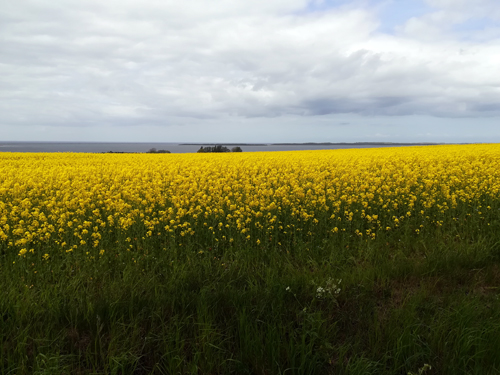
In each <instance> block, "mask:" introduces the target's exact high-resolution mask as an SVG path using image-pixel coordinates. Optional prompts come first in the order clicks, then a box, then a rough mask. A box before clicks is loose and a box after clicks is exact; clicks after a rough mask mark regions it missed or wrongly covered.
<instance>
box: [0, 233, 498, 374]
mask: <svg viewBox="0 0 500 375" xmlns="http://www.w3.org/2000/svg"><path fill="white" fill-rule="evenodd" d="M499 233H500V232H499V231H491V232H489V233H487V234H485V235H479V234H473V233H470V234H469V235H467V234H464V233H462V234H461V236H460V239H458V238H457V237H456V236H455V233H448V232H447V231H443V232H441V233H440V234H439V235H436V236H432V235H430V234H427V235H426V236H423V237H421V238H420V239H419V241H415V240H414V239H413V238H412V237H404V236H403V237H400V238H393V239H387V240H386V241H385V242H382V241H359V239H356V238H351V239H345V241H344V242H343V243H342V244H339V243H331V242H329V241H323V242H322V243H316V244H314V246H311V243H309V242H305V241H299V242H295V243H293V244H290V245H289V246H286V247H281V248H265V249H264V248H263V249H261V250H259V249H258V248H255V247H251V248H250V247H248V248H245V247H244V246H238V247H235V248H232V249H226V250H225V251H221V250H220V249H218V248H217V247H215V246H213V247H205V248H200V247H199V246H197V245H195V244H191V245H189V246H187V247H185V246H181V247H178V246H175V245H171V246H170V247H166V248H162V247H158V246H152V245H148V246H138V247H135V248H133V249H129V250H127V248H126V247H122V246H124V245H121V243H117V244H115V245H114V246H110V247H109V249H108V250H107V251H106V252H105V253H104V254H102V255H98V256H95V257H92V258H89V257H88V256H86V255H85V254H79V253H69V254H64V255H61V256H57V255H56V252H55V251H54V252H51V253H53V254H54V256H52V257H51V258H50V259H47V260H46V261H44V263H42V264H36V265H32V263H30V262H27V261H23V260H22V258H20V257H18V256H16V260H15V263H12V262H13V260H12V259H13V258H10V257H8V256H7V255H5V254H4V255H2V257H1V258H0V283H1V285H2V289H1V290H0V373H16V374H35V373H36V374H60V373H81V374H83V373H99V374H133V373H145V374H177V373H178V374H194V373H196V374H199V373H203V374H233V373H237V374H285V373H286V374H394V375H396V374H398V375H399V374H408V373H412V374H423V373H425V374H426V375H427V374H464V375H465V374H478V375H479V374H494V373H498V371H499V370H500V356H499V355H498V353H500V301H499V296H500V295H499V287H500V258H499V256H498V254H499V249H500V248H499V243H500V234H499ZM427 363H430V364H432V369H431V368H430V367H429V366H426V365H425V364H427Z"/></svg>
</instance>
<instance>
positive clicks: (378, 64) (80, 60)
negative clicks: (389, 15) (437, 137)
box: [0, 0, 500, 134]
mask: <svg viewBox="0 0 500 375" xmlns="http://www.w3.org/2000/svg"><path fill="white" fill-rule="evenodd" d="M427 2H428V4H429V5H430V6H432V7H434V8H435V11H434V12H431V13H429V14H426V15H424V16H420V17H414V18H412V19H410V20H409V21H408V22H406V24H404V25H402V26H401V27H400V28H399V32H398V33H396V34H395V35H388V34H383V33H380V32H378V31H377V30H378V27H379V23H380V20H378V19H377V18H376V12H374V11H372V10H371V9H370V8H369V7H365V6H348V7H345V6H344V7H338V8H332V9H329V10H324V11H321V12H319V11H318V12H309V13H308V12H307V11H305V9H307V6H308V4H307V1H305V0H256V1H252V2H242V1H236V0H214V1H212V2H210V3H207V2H205V1H202V0H186V1H183V2H179V1H175V2H174V1H159V0H147V1H142V2H139V1H137V0H126V1H124V0H121V1H117V0H111V1H94V0H92V1H85V2H77V1H69V0H68V1H63V0H52V1H34V0H32V1H28V0H26V1H23V2H9V3H8V4H5V6H2V9H1V10H0V25H1V26H0V51H2V52H0V56H1V58H0V77H1V78H0V99H1V100H0V113H2V118H1V119H0V126H2V125H9V126H20V125H24V126H28V125H32V124H37V125H39V126H95V125H96V124H102V125H103V126H112V125H126V126H141V125H144V124H150V125H161V124H166V125H169V124H174V123H179V121H181V120H180V119H185V121H191V120H192V121H194V120H195V119H215V120H216V119H227V116H232V117H233V118H238V117H241V118H256V117H262V118H270V119H272V118H275V117H277V116H299V117H300V116H307V117H311V116H320V115H322V116H323V115H327V114H342V113H353V114H360V115H364V116H375V115H376V116H404V115H423V116H438V117H491V116H498V115H500V105H499V104H498V103H500V68H499V67H500V47H499V46H500V43H498V42H499V40H498V35H500V34H496V33H495V32H494V31H491V30H490V31H489V33H485V31H484V30H477V31H475V32H477V33H478V35H479V33H482V34H481V39H480V41H478V40H464V39H463V38H461V37H460V35H458V34H457V33H456V30H454V28H453V27H454V25H457V24H461V23H463V22H465V21H466V20H468V19H470V18H471V17H476V18H478V17H479V18H480V17H489V18H490V19H494V20H498V19H499V14H500V5H497V2H496V1H493V0H480V1H479V2H475V4H479V3H480V4H481V5H480V6H477V7H475V6H471V5H470V4H471V2H470V1H451V0H428V1H427ZM207 4H209V5H207ZM476 8H481V9H480V10H477V9H476ZM190 119H191V120H190ZM183 121H184V120H183ZM196 121H198V120H196ZM207 124H208V122H207ZM381 134H383V132H381Z"/></svg>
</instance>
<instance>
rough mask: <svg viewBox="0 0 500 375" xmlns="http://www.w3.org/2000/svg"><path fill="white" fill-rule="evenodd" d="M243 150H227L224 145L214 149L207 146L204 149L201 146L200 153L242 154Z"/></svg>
mask: <svg viewBox="0 0 500 375" xmlns="http://www.w3.org/2000/svg"><path fill="white" fill-rule="evenodd" d="M242 151H243V150H242V149H241V147H240V146H236V147H233V148H232V149H229V148H227V147H226V146H222V145H215V146H213V147H210V146H206V147H203V146H201V147H200V149H199V150H198V152H242Z"/></svg>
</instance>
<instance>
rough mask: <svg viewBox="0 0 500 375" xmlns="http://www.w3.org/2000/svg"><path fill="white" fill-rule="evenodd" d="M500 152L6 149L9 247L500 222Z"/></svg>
mask: <svg viewBox="0 0 500 375" xmlns="http://www.w3.org/2000/svg"><path fill="white" fill-rule="evenodd" d="M499 190H500V145H497V144H491V145H463V146H462V145H460V146H432V147H431V146H426V147H405V148H381V149H350V150H325V151H294V152H259V153H227V154H76V153H50V154H49V153H38V154H30V153H1V154H0V249H2V251H3V252H4V253H15V254H16V255H19V256H21V257H24V258H30V257H38V258H42V257H44V258H45V259H49V258H50V257H52V256H54V255H56V254H67V253H77V252H79V253H84V254H93V255H99V254H101V255H102V254H103V253H104V252H106V251H107V250H108V249H116V248H123V249H130V250H134V249H137V248H141V247H145V246H146V245H147V244H149V245H150V246H156V247H161V248H168V247H169V246H171V245H175V246H195V247H196V246H197V247H199V248H200V249H203V248H205V247H207V246H227V247H230V246H235V245H236V244H243V243H245V244H247V245H251V246H259V247H264V246H273V247H279V246H284V245H285V244H293V242H294V241H296V240H298V239H301V240H303V241H309V240H311V241H313V240H314V238H322V239H333V238H336V237H341V236H351V237H359V238H360V239H362V240H363V241H366V240H374V239H377V238H378V236H379V235H388V233H394V232H396V231H401V232H402V231H403V230H404V231H405V233H406V234H407V235H409V234H408V233H410V234H411V235H414V236H418V235H419V234H422V232H424V231H426V230H430V229H432V230H435V228H438V227H439V226H441V225H443V223H447V222H451V221H457V222H458V221H460V220H462V221H466V220H467V217H471V219H470V220H472V217H475V218H477V222H478V223H479V224H480V225H488V220H489V218H491V217H492V215H498V209H499V206H500V205H499V201H500V199H499Z"/></svg>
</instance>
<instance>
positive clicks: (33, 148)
mask: <svg viewBox="0 0 500 375" xmlns="http://www.w3.org/2000/svg"><path fill="white" fill-rule="evenodd" d="M221 145H223V146H226V147H227V148H229V149H231V148H233V147H235V146H239V147H240V148H241V149H242V151H243V152H257V151H300V150H336V149H349V148H375V147H399V146H419V145H427V144H409V143H405V144H403V143H390V144H380V143H342V144H333V143H332V144H307V143H304V144H282V143H281V144H275V143H262V144H261V143H259V144H241V143H234V144H228V143H222V144H221ZM206 146H215V144H214V143H196V144H194V143H165V142H154V143H139V142H126V143H118V142H109V143H105V142H102V143H101V142H1V141H0V152H87V153H105V152H116V153H118V152H124V153H142V152H148V151H149V150H151V149H156V150H168V151H170V152H171V153H181V154H183V153H194V152H197V151H198V150H199V149H200V147H206Z"/></svg>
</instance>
